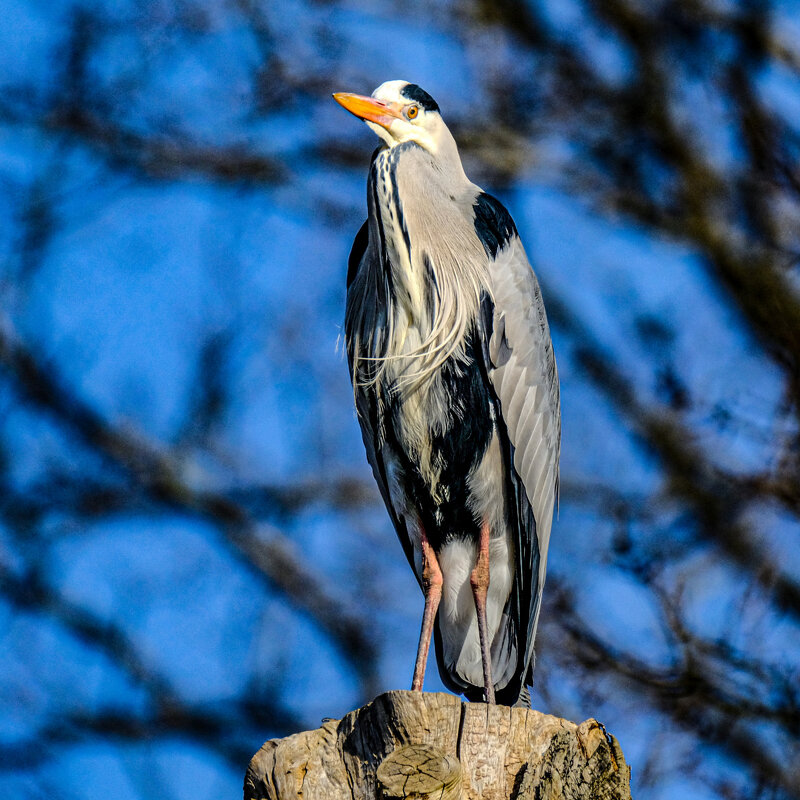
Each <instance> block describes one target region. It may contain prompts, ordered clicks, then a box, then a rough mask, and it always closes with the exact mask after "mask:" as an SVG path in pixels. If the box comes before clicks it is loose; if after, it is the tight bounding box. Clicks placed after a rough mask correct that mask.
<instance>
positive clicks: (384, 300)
mask: <svg viewBox="0 0 800 800" xmlns="http://www.w3.org/2000/svg"><path fill="white" fill-rule="evenodd" d="M334 97H335V98H336V99H337V100H338V102H340V103H341V104H342V105H343V106H345V108H348V110H350V111H352V112H353V113H354V114H356V115H357V116H359V117H361V118H362V119H365V121H367V124H368V125H369V126H370V127H371V128H372V129H373V130H374V131H375V132H376V133H377V134H378V135H379V136H380V137H381V139H382V140H383V145H382V146H381V147H380V148H379V149H378V150H377V151H376V152H375V154H374V155H373V158H372V164H371V167H370V172H369V179H368V210H369V214H368V219H367V221H366V222H365V223H364V225H363V226H362V228H361V230H360V231H359V233H358V235H357V236H356V240H355V243H354V245H353V250H352V252H351V255H350V260H349V268H348V281H347V282H348V289H347V309H346V315H345V334H346V343H347V354H348V361H349V366H350V372H351V377H352V380H353V387H354V394H355V402H356V408H357V412H358V419H359V422H360V425H361V429H362V434H363V438H364V443H365V446H366V450H367V458H368V460H369V462H370V464H371V466H372V469H373V472H374V475H375V479H376V481H377V483H378V486H379V488H380V490H381V494H382V496H383V499H384V501H385V503H386V507H387V509H388V511H389V514H390V516H391V519H392V522H393V523H394V527H395V529H396V530H397V533H398V536H399V538H400V541H401V543H402V544H403V547H404V550H405V553H406V556H407V558H408V560H409V563H410V564H411V566H412V568H413V569H414V572H415V574H416V576H417V579H418V580H419V582H420V585H421V586H422V588H423V591H424V593H425V598H426V602H425V613H424V615H423V625H422V633H421V635H420V647H419V651H418V654H417V665H416V668H415V675H414V683H413V688H417V689H421V688H422V678H423V675H424V668H425V661H426V659H427V653H428V643H429V641H430V637H431V633H432V634H433V637H434V641H435V647H436V653H437V661H438V664H439V672H440V674H441V677H442V680H443V682H444V683H445V685H446V686H447V687H448V688H450V689H451V690H453V691H456V692H458V693H464V694H466V695H467V697H468V698H470V699H481V698H482V697H485V698H486V699H487V700H488V701H489V702H493V701H494V700H495V699H496V700H497V702H501V703H506V704H509V705H512V704H514V703H515V702H517V701H518V700H519V698H520V696H521V694H522V692H523V690H524V687H525V686H526V685H528V684H530V683H531V681H532V671H533V642H534V637H535V631H536V624H537V618H538V614H539V607H540V603H541V594H542V587H543V585H544V577H545V568H546V559H547V547H548V541H549V536H550V527H551V523H552V516H553V507H554V502H555V496H556V491H557V482H558V458H559V448H560V412H559V387H558V375H557V370H556V364H555V358H554V356H553V349H552V345H551V341H550V334H549V328H548V324H547V318H546V315H545V310H544V304H543V301H542V297H541V293H540V291H539V285H538V282H537V280H536V277H535V275H534V273H533V271H532V269H531V267H530V265H529V263H528V260H527V258H526V256H525V252H524V249H523V247H522V243H521V242H520V239H519V236H518V234H517V230H516V227H515V225H514V222H513V220H512V219H511V217H510V215H509V214H508V212H507V211H506V209H505V208H504V207H503V206H502V205H501V204H500V202H499V201H497V200H496V199H494V198H493V197H491V196H490V195H488V194H486V193H484V192H483V191H482V190H481V189H480V188H479V187H477V186H476V185H475V184H473V183H471V182H470V181H469V179H468V178H467V176H466V175H465V173H464V170H463V167H462V165H461V160H460V157H459V155H458V149H457V146H456V143H455V140H454V139H453V137H452V135H451V134H450V131H449V130H448V129H447V127H446V126H445V124H444V122H443V121H442V118H441V116H440V113H439V108H438V105H437V104H436V103H435V101H434V100H433V99H432V98H431V97H430V96H429V95H428V94H427V93H426V92H424V91H423V90H422V89H420V88H419V87H418V86H416V85H415V84H409V83H407V82H405V81H390V82H388V83H385V84H383V85H382V86H380V87H379V88H378V89H377V90H376V91H375V92H374V94H373V96H372V97H371V98H367V97H362V96H359V95H350V94H339V95H334Z"/></svg>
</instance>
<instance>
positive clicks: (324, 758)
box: [244, 691, 630, 800]
mask: <svg viewBox="0 0 800 800" xmlns="http://www.w3.org/2000/svg"><path fill="white" fill-rule="evenodd" d="M629 783H630V769H629V767H628V766H627V765H626V764H625V759H624V758H623V755H622V751H621V749H620V747H619V744H618V743H617V740H616V739H615V738H614V737H613V736H610V735H609V734H607V733H606V731H605V729H604V728H603V726H602V725H600V724H599V723H598V722H596V721H595V720H593V719H589V720H586V722H583V723H581V724H580V725H575V724H574V723H572V722H568V721H567V720H564V719H559V718H558V717H551V716H548V715H547V714H542V713H540V712H538V711H531V710H527V709H524V708H508V707H506V706H487V705H484V704H482V703H462V702H461V700H459V698H457V697H455V696H453V695H449V694H433V693H420V692H408V691H403V692H388V693H386V694H383V695H381V696H380V697H377V698H376V699H375V700H373V702H371V703H369V704H368V705H366V706H364V707H363V708H360V709H358V710H357V711H352V712H351V713H349V714H347V716H345V717H344V718H343V719H342V720H330V721H328V722H325V723H324V724H323V725H322V727H321V728H318V729H317V730H315V731H305V732H303V733H298V734H295V735H294V736H288V737H286V738H285V739H276V740H272V741H269V742H267V743H266V744H264V746H263V747H262V748H261V749H260V750H259V751H258V753H256V755H255V756H254V757H253V760H252V761H251V762H250V766H249V767H248V769H247V775H246V777H245V785H244V796H245V800H267V798H269V800H294V798H303V800H400V799H401V798H402V800H412V798H413V800H423V798H424V799H425V800H427V798H437V800H479V799H480V800H571V798H575V800H577V799H578V798H581V800H588V798H598V799H599V800H630V787H629Z"/></svg>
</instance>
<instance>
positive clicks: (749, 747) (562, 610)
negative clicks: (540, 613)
mask: <svg viewBox="0 0 800 800" xmlns="http://www.w3.org/2000/svg"><path fill="white" fill-rule="evenodd" d="M548 593H549V595H550V597H549V599H548V601H547V602H548V606H550V605H551V604H552V607H551V613H550V614H548V617H547V618H550V619H553V620H557V623H550V625H549V627H550V626H553V625H555V626H557V628H558V630H560V631H562V632H563V634H564V635H565V636H566V638H567V640H568V645H566V646H563V645H562V646H560V647H557V648H555V652H562V653H564V654H566V653H569V654H570V656H572V657H574V658H575V659H577V661H578V662H579V664H580V665H581V667H583V668H584V669H586V670H588V674H610V675H614V676H616V677H617V678H618V679H621V680H623V681H624V682H625V684H626V687H627V688H628V689H635V690H636V691H637V692H638V693H640V694H643V695H644V696H645V697H646V698H647V699H648V701H650V702H653V703H654V704H655V705H656V706H657V707H658V708H659V709H660V710H661V711H663V712H664V713H665V714H667V715H668V716H669V717H671V718H673V719H675V721H676V722H678V723H679V724H680V725H681V726H683V727H685V728H687V729H689V730H691V731H692V732H695V733H698V734H699V735H700V736H701V737H702V738H703V739H705V740H706V741H708V742H710V743H712V744H713V745H714V746H715V747H718V748H719V749H720V750H722V751H723V752H726V753H727V754H728V755H730V756H732V757H734V758H737V759H739V760H741V761H743V762H744V763H746V764H747V765H748V766H749V767H750V768H751V769H753V770H754V772H755V773H756V774H757V775H759V776H761V777H762V778H764V779H767V780H768V781H769V783H770V785H777V786H780V787H781V788H782V789H783V790H784V791H786V792H787V793H788V794H789V795H790V796H795V795H796V794H797V793H798V792H800V779H799V778H798V775H800V772H798V766H800V759H798V754H797V753H788V754H787V755H788V759H787V760H786V761H779V760H777V759H775V758H773V757H772V755H771V754H770V753H769V752H768V751H767V750H766V749H765V748H764V747H763V746H762V745H761V744H760V743H759V738H758V737H757V736H755V735H754V733H753V731H752V730H751V728H750V726H751V725H759V724H764V723H765V722H767V721H771V722H774V723H776V724H777V725H779V726H780V727H782V728H783V729H784V731H785V732H786V734H787V736H788V737H789V739H790V740H794V741H796V740H797V736H798V735H799V734H800V696H799V695H798V691H797V684H796V676H791V675H784V674H782V673H781V672H780V671H779V670H776V669H770V668H765V667H763V666H761V665H758V664H754V663H753V662H752V660H751V659H749V658H747V657H746V656H743V655H741V654H738V653H736V652H735V651H734V650H733V649H732V648H731V647H730V646H729V645H728V644H726V643H725V642H708V641H704V640H702V639H700V638H699V637H696V636H694V635H692V634H690V633H689V632H688V631H687V629H686V628H685V627H683V626H682V625H681V626H679V627H677V628H675V629H673V631H672V632H673V635H674V637H675V642H676V643H677V646H678V652H677V655H676V658H675V660H674V662H673V664H672V665H671V666H670V667H668V668H658V667H653V666H652V665H650V664H648V663H645V662H643V661H641V660H640V659H638V658H636V657H635V656H633V655H631V654H629V653H626V652H624V651H622V650H620V649H619V648H617V647H614V646H612V645H611V644H610V643H608V642H607V641H604V640H603V639H602V638H601V637H600V636H598V635H597V634H596V633H594V632H593V630H592V629H591V627H589V626H588V625H587V624H586V623H584V622H583V620H582V619H581V618H580V616H579V614H578V612H577V610H576V608H575V604H574V601H573V599H572V596H571V593H570V592H569V590H568V589H567V588H566V587H565V586H564V585H563V584H561V583H560V582H558V581H557V580H554V581H553V580H548ZM676 619H677V617H675V616H670V622H671V623H674V622H675V621H676ZM758 697H764V698H769V700H770V702H769V703H765V702H761V701H758V700H757V699H756V698H758Z"/></svg>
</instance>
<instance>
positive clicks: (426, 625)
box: [411, 529, 442, 692]
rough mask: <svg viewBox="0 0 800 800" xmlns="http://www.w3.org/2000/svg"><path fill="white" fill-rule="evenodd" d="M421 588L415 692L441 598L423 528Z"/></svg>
mask: <svg viewBox="0 0 800 800" xmlns="http://www.w3.org/2000/svg"><path fill="white" fill-rule="evenodd" d="M422 589H423V591H424V592H425V611H424V612H423V614H422V629H421V630H420V632H419V646H418V647H417V663H416V664H415V665H414V680H413V681H412V682H411V690H412V691H415V692H421V691H422V682H423V681H424V680H425V665H426V664H427V663H428V650H430V646H431V634H432V633H433V621H434V620H435V619H436V612H437V611H438V609H439V600H441V599H442V570H441V569H440V568H439V561H438V560H437V558H436V553H434V552H433V548H432V547H431V543H430V542H429V541H428V537H427V535H426V533H425V531H424V529H423V531H422Z"/></svg>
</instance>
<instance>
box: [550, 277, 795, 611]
mask: <svg viewBox="0 0 800 800" xmlns="http://www.w3.org/2000/svg"><path fill="white" fill-rule="evenodd" d="M547 307H548V313H549V315H550V318H551V319H552V320H553V322H554V323H555V324H556V325H558V326H559V327H561V328H562V329H563V330H564V331H565V332H567V333H568V334H569V336H570V337H571V339H572V340H573V343H572V350H573V357H574V359H575V361H576V363H577V364H579V365H580V366H581V367H582V369H583V371H584V373H585V374H586V376H587V377H588V379H589V380H590V381H591V382H592V383H593V384H594V385H595V386H596V387H597V388H598V389H599V390H600V391H601V392H602V393H603V394H604V395H605V396H606V397H607V399H608V401H609V403H610V404H611V405H612V406H613V407H614V408H615V409H616V410H617V411H618V412H619V413H620V414H621V415H622V416H623V417H624V419H625V420H626V421H627V422H628V424H629V425H630V426H631V428H632V429H633V431H634V432H635V433H636V434H637V435H638V436H639V438H640V440H641V442H642V444H643V445H644V446H645V447H646V448H647V449H648V450H649V451H650V452H652V453H653V454H654V455H655V456H656V457H657V458H658V459H659V461H660V463H661V465H662V467H663V469H664V471H665V473H666V477H667V479H668V481H669V484H668V488H669V492H670V494H671V495H672V496H673V497H675V498H677V499H679V500H681V501H682V502H683V503H685V504H686V506H687V508H688V509H690V510H691V513H692V516H693V518H694V519H695V521H696V523H697V530H698V533H699V534H701V535H702V536H703V538H705V539H706V540H708V541H712V542H714V544H715V545H716V546H717V547H719V548H720V550H722V551H723V552H724V553H726V554H727V555H728V556H729V557H730V558H732V559H733V560H734V561H735V562H736V563H737V564H738V565H739V567H740V568H741V569H742V570H744V571H746V572H748V573H751V574H753V576H754V577H755V578H756V580H757V581H758V582H759V584H760V585H761V586H762V587H763V588H764V589H765V590H766V591H767V592H768V593H769V594H770V595H771V596H772V597H774V598H775V600H776V601H777V602H778V604H779V605H780V607H781V608H783V609H785V610H786V611H788V612H790V613H791V614H792V615H793V616H794V617H795V618H800V585H798V584H797V582H796V581H794V580H793V579H792V578H791V577H790V576H788V575H787V574H786V573H785V572H784V571H783V570H782V569H781V568H780V565H779V564H777V563H774V562H772V561H771V560H770V559H769V556H768V554H767V553H766V552H765V551H764V549H763V548H760V547H759V546H758V545H757V543H756V541H755V540H754V538H753V537H752V535H751V533H750V531H749V530H748V529H747V527H746V526H745V525H744V524H743V523H742V521H741V511H742V509H743V506H744V505H745V501H746V500H747V499H748V498H746V497H744V496H743V494H742V492H741V491H740V489H741V485H740V481H739V479H737V478H736V477H734V476H729V475H726V474H725V473H724V472H723V471H721V470H720V469H719V468H717V467H714V466H713V465H712V464H711V462H710V461H709V459H708V458H707V456H706V454H705V453H704V452H703V450H702V449H701V448H700V446H699V445H698V444H697V443H696V442H695V441H694V438H695V437H694V436H693V435H692V432H691V431H690V430H689V429H688V428H686V427H685V426H684V425H683V423H682V422H681V420H680V417H679V416H678V415H677V414H675V413H674V412H673V411H672V410H671V409H668V408H659V407H652V408H648V407H647V406H645V405H644V404H643V403H642V402H641V401H640V400H639V398H638V397H637V394H636V390H635V388H634V386H633V385H632V384H631V383H630V382H629V381H628V380H627V379H626V378H625V376H624V375H623V373H622V372H621V371H620V369H619V368H618V367H617V366H616V364H615V362H614V360H613V359H612V358H611V357H610V356H609V355H608V354H607V353H605V352H604V351H603V349H602V348H601V347H600V345H598V344H597V342H596V341H595V340H594V337H593V336H592V335H591V333H590V332H589V331H588V330H587V329H586V328H585V327H584V326H583V325H581V323H580V322H579V321H578V320H577V318H576V317H575V316H574V315H573V314H572V313H571V312H570V311H569V309H568V308H567V307H566V306H565V305H564V303H563V302H561V300H560V299H559V297H558V295H557V294H556V293H554V292H553V291H548V293H547Z"/></svg>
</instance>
